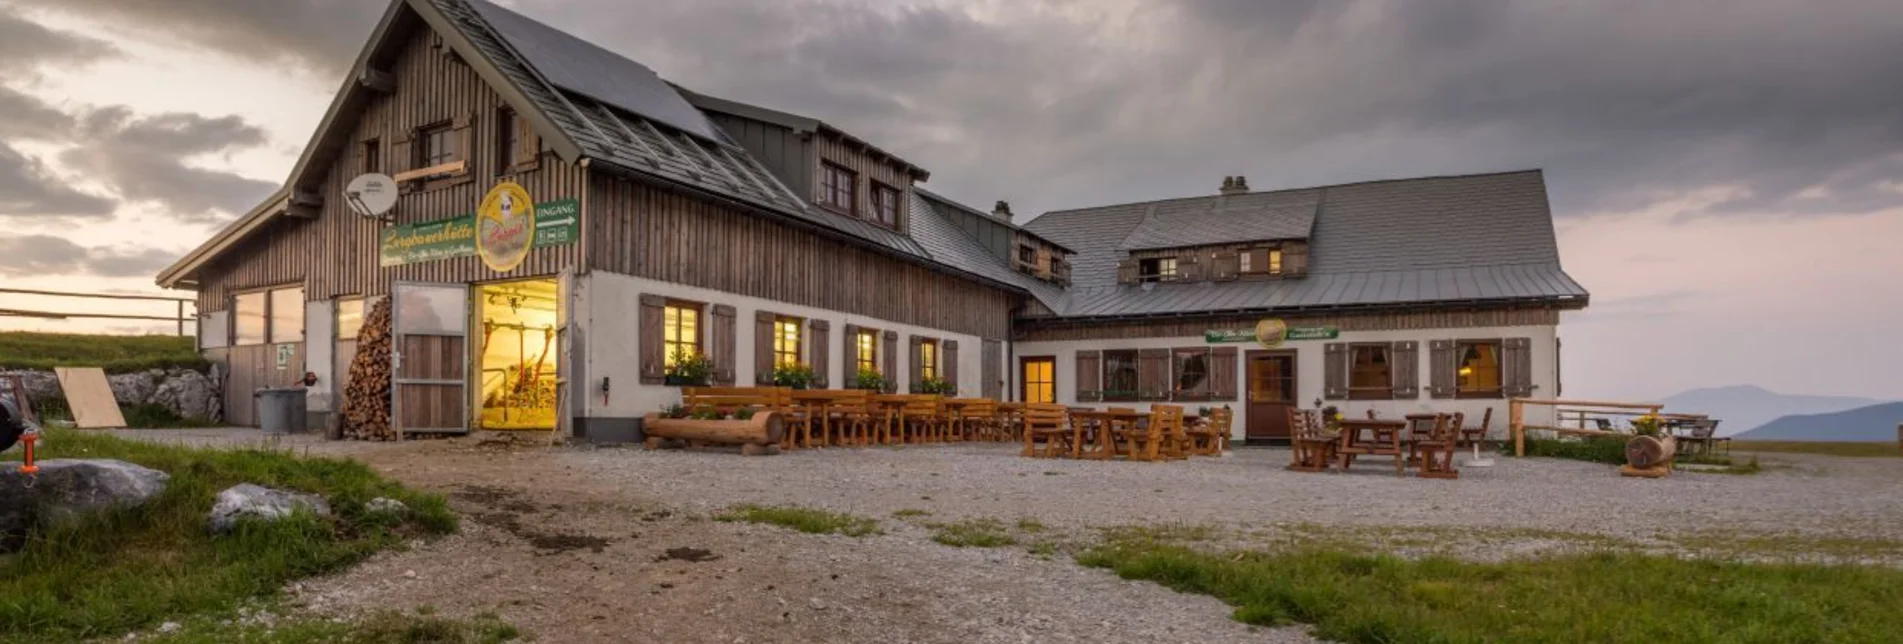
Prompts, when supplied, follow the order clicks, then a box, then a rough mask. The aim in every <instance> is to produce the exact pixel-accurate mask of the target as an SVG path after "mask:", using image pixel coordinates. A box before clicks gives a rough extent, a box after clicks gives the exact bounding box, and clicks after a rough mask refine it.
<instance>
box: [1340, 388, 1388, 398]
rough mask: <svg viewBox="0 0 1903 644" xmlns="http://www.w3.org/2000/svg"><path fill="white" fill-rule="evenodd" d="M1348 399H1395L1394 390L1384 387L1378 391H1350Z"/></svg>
mask: <svg viewBox="0 0 1903 644" xmlns="http://www.w3.org/2000/svg"><path fill="white" fill-rule="evenodd" d="M1348 399H1349V400H1394V390H1392V389H1382V390H1378V391H1349V392H1348Z"/></svg>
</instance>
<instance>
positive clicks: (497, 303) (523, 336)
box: [474, 278, 560, 430]
mask: <svg viewBox="0 0 1903 644" xmlns="http://www.w3.org/2000/svg"><path fill="white" fill-rule="evenodd" d="M556 284H557V282H556V280H555V279H552V278H551V279H537V280H523V281H518V282H501V283H496V284H483V285H480V286H477V287H476V288H475V290H476V292H475V300H476V302H475V304H476V306H475V307H474V308H475V310H476V325H475V331H476V337H477V340H478V342H480V344H478V345H477V351H476V355H477V356H478V357H477V360H478V361H479V362H480V364H481V369H480V370H479V372H478V374H479V375H478V383H479V384H478V391H477V394H476V401H477V406H478V408H477V414H476V418H477V423H478V427H481V428H482V429H491V430H553V429H555V416H556V386H557V381H558V379H557V374H556V364H557V362H558V359H559V357H558V356H559V354H560V350H559V348H558V347H557V344H558V340H557V336H556V331H557V330H558V328H559V326H558V325H559V323H560V317H559V314H558V313H557V310H556V307H557V306H558V304H559V303H560V296H559V293H558V290H557V286H556Z"/></svg>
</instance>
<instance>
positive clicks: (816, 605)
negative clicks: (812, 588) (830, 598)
mask: <svg viewBox="0 0 1903 644" xmlns="http://www.w3.org/2000/svg"><path fill="white" fill-rule="evenodd" d="M807 605H808V606H812V607H813V610H826V602H823V601H820V599H819V598H818V597H814V598H813V600H812V601H810V602H807Z"/></svg>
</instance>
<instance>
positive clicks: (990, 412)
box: [958, 398, 998, 441]
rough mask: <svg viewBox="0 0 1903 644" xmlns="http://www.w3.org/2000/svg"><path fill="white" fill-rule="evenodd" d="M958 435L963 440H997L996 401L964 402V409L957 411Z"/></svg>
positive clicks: (975, 400)
mask: <svg viewBox="0 0 1903 644" xmlns="http://www.w3.org/2000/svg"><path fill="white" fill-rule="evenodd" d="M958 433H959V434H961V435H962V436H963V437H964V439H965V440H973V441H978V440H983V441H990V440H997V438H998V436H997V435H998V403H997V401H995V400H986V399H983V398H972V399H969V400H966V401H965V404H964V407H962V408H960V409H959V410H958Z"/></svg>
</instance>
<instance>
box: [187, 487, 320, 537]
mask: <svg viewBox="0 0 1903 644" xmlns="http://www.w3.org/2000/svg"><path fill="white" fill-rule="evenodd" d="M298 510H307V511H309V512H311V513H312V514H315V515H317V516H326V517H327V516H330V503H328V502H326V501H324V497H321V496H317V495H315V494H305V493H303V492H292V491H289V490H279V489H276V488H268V487H264V486H262V485H252V484H250V483H239V484H237V485H233V486H231V487H230V488H228V489H226V490H225V491H223V492H219V493H218V502H217V503H214V504H212V506H211V531H212V533H213V534H224V533H227V532H231V531H232V529H234V528H236V527H238V521H239V520H242V519H247V518H254V519H260V520H264V521H277V520H279V519H283V518H285V517H288V516H291V514H292V513H294V512H296V511H298Z"/></svg>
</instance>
